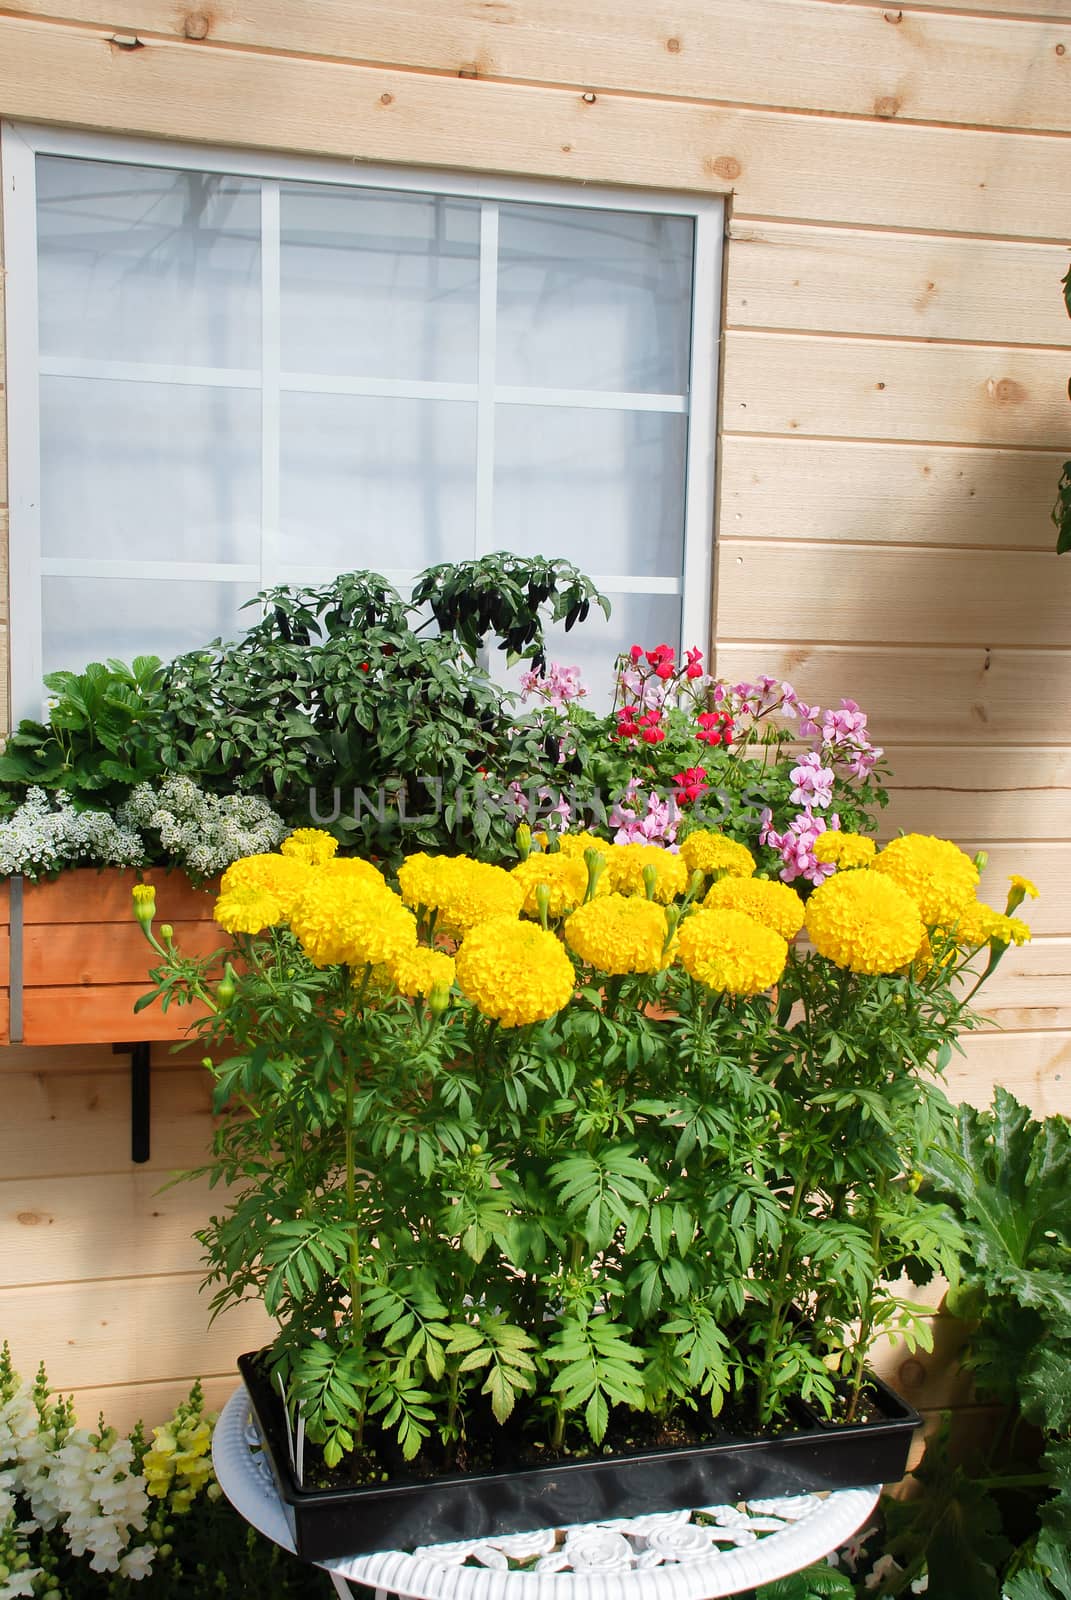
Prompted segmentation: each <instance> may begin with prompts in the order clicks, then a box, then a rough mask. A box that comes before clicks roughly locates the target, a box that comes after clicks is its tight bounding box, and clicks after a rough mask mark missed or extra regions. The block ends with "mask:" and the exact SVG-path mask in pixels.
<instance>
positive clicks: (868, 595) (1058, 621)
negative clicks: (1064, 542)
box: [715, 539, 1071, 738]
mask: <svg viewBox="0 0 1071 1600" xmlns="http://www.w3.org/2000/svg"><path fill="white" fill-rule="evenodd" d="M788 576H790V577H791V581H790V582H789V581H786V579H787V577H788ZM1069 616H1071V564H1069V563H1068V562H1067V561H1066V560H1065V561H1064V562H1063V563H1062V564H1061V562H1060V558H1059V557H1058V556H1056V555H1055V554H1053V553H1051V552H1049V553H1045V554H1041V553H1039V554H1036V555H1035V554H1032V553H1025V554H1023V553H1018V552H1017V553H1014V554H1013V553H1009V552H1003V551H989V550H987V551H980V552H975V551H966V550H960V551H957V550H926V549H921V548H917V547H912V548H909V549H903V550H897V549H887V548H884V547H881V548H866V547H863V546H855V547H852V548H850V549H848V550H846V549H845V548H844V547H843V546H838V547H836V548H833V547H831V546H829V545H823V544H817V543H816V544H804V543H800V544H793V545H792V547H791V550H789V551H786V548H785V546H784V545H783V544H779V543H777V542H774V541H768V542H767V541H760V540H747V541H743V540H741V541H736V540H731V539H724V540H723V541H722V543H721V546H720V549H719V559H718V609H717V619H716V623H715V634H716V637H718V638H721V639H725V640H729V641H737V640H749V641H762V640H769V641H770V642H771V643H773V642H775V641H778V642H784V641H787V640H790V639H792V638H793V636H795V637H796V638H798V636H799V633H800V631H801V625H802V627H806V628H807V629H808V631H813V633H814V634H815V635H816V636H817V637H816V639H815V641H814V642H815V643H821V644H835V643H853V642H856V641H858V640H860V639H861V638H865V637H866V635H867V634H868V633H869V634H872V635H876V638H875V641H874V642H875V643H880V644H900V645H920V646H923V647H925V646H927V645H931V644H933V642H934V641H938V640H939V641H940V642H941V643H942V644H945V645H974V646H975V647H976V649H978V650H980V651H981V652H983V654H984V653H985V652H986V651H989V652H993V651H995V650H996V649H998V648H999V647H1002V646H1011V647H1014V646H1016V645H1019V644H1021V643H1022V641H1024V640H1029V641H1030V642H1031V644H1032V645H1034V646H1035V647H1039V648H1040V647H1045V646H1060V645H1065V644H1066V643H1067V638H1068V620H1067V619H1068V617H1069ZM804 642H809V641H800V643H801V644H802V643H804ZM916 681H917V689H916V695H915V699H914V701H913V704H912V714H913V716H914V717H915V718H916V719H917V718H918V717H919V716H920V715H923V714H924V712H923V710H922V708H923V707H924V706H925V705H927V704H928V703H929V701H930V698H931V691H930V687H929V685H927V684H926V683H925V680H924V679H923V678H922V676H921V671H920V674H919V676H918V678H917V680H916ZM841 693H850V690H847V689H845V690H842V691H841ZM1060 737H1061V738H1063V737H1065V733H1064V729H1063V728H1062V727H1061V729H1060Z"/></svg>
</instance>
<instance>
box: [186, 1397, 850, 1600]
mask: <svg viewBox="0 0 1071 1600" xmlns="http://www.w3.org/2000/svg"><path fill="white" fill-rule="evenodd" d="M212 1459H213V1464H214V1466H215V1469H216V1476H217V1478H218V1479H219V1482H220V1486H221V1487H222V1489H223V1492H224V1494H225V1495H226V1496H227V1499H228V1500H229V1501H230V1502H231V1504H232V1505H233V1506H234V1508H235V1510H236V1511H238V1512H239V1513H240V1514H241V1515H242V1516H243V1517H244V1518H245V1519H246V1521H247V1522H250V1523H252V1525H253V1527H254V1528H256V1529H257V1530H258V1531H259V1532H260V1533H263V1534H264V1535H265V1536H266V1537H267V1538H269V1539H271V1540H273V1541H274V1542H275V1543H276V1544H279V1545H282V1546H283V1547H284V1549H287V1550H293V1548H294V1541H293V1538H292V1536H291V1533H290V1528H289V1525H288V1523H287V1519H286V1514H285V1512H284V1510H283V1506H282V1503H281V1501H280V1500H279V1497H278V1494H277V1493H276V1489H275V1484H274V1481H273V1479H272V1475H271V1468H270V1467H269V1465H268V1462H267V1461H266V1459H265V1458H264V1455H263V1452H262V1450H261V1448H260V1441H259V1436H258V1434H257V1432H256V1427H255V1424H254V1423H253V1420H252V1417H251V1415H250V1411H249V1402H248V1398H247V1396H246V1392H245V1388H244V1387H243V1386H239V1387H238V1389H237V1390H236V1391H235V1392H234V1394H232V1395H231V1397H230V1399H229V1400H228V1401H227V1403H226V1405H225V1406H224V1408H223V1411H222V1413H221V1415H220V1419H219V1422H218V1423H217V1424H216V1430H215V1435H214V1438H213V1443H212ZM879 1492H880V1490H879V1489H878V1488H868V1489H842V1490H838V1491H836V1492H835V1493H831V1494H821V1495H818V1494H806V1495H795V1496H793V1497H792V1498H790V1499H779V1500H752V1501H749V1502H748V1503H747V1505H746V1506H745V1505H739V1506H701V1507H697V1508H696V1509H695V1510H694V1511H667V1512H658V1511H653V1512H652V1513H651V1514H650V1515H648V1516H643V1517H632V1518H629V1519H624V1518H622V1519H619V1520H610V1521H606V1522H596V1523H590V1524H586V1525H576V1526H573V1527H569V1528H538V1529H534V1530H533V1531H532V1532H531V1533H512V1534H503V1535H501V1536H500V1537H497V1538H494V1539H488V1540H485V1541H479V1540H473V1541H467V1542H465V1543H463V1544H445V1545H443V1544H440V1545H425V1546H423V1547H421V1548H420V1549H417V1550H414V1551H413V1552H412V1553H411V1554H408V1555H407V1554H405V1553H404V1552H402V1551H400V1550H384V1551H380V1552H378V1553H377V1554H375V1555H364V1556H354V1557H343V1558H341V1559H339V1560H334V1561H325V1562H323V1563H321V1565H322V1566H323V1567H324V1570H325V1571H327V1572H328V1573H329V1574H330V1577H331V1580H332V1582H333V1584H334V1586H335V1590H336V1593H338V1594H339V1595H342V1596H345V1597H346V1600H350V1597H351V1596H352V1590H351V1589H350V1588H349V1581H352V1582H354V1583H359V1584H364V1585H367V1586H368V1587H369V1588H372V1589H375V1590H376V1592H377V1595H376V1600H383V1597H384V1596H386V1595H388V1594H395V1595H403V1596H409V1597H412V1600H719V1597H722V1596H725V1595H734V1594H740V1593H742V1592H744V1591H746V1590H749V1589H753V1588H755V1587H756V1586H757V1585H758V1584H760V1583H771V1582H772V1581H773V1580H774V1579H775V1578H784V1577H787V1576H788V1574H789V1573H792V1572H799V1571H800V1570H801V1569H802V1568H803V1567H808V1566H810V1565H811V1563H812V1562H815V1561H820V1560H821V1559H822V1557H823V1556H826V1555H828V1554H829V1553H830V1551H832V1550H836V1549H837V1548H838V1546H839V1545H842V1544H843V1543H844V1542H845V1541H846V1540H847V1539H849V1538H850V1537H851V1536H852V1534H853V1533H855V1532H856V1530H857V1529H858V1528H860V1527H861V1526H862V1524H863V1523H864V1522H865V1521H866V1519H867V1517H869V1515H870V1513H871V1512H872V1511H873V1509H874V1507H875V1505H876V1504H877V1499H878V1494H879ZM696 1518H699V1519H700V1520H698V1521H697V1520H696ZM517 1561H525V1562H526V1563H531V1564H530V1565H528V1566H527V1567H526V1570H524V1571H516V1570H513V1569H511V1566H510V1563H511V1562H517Z"/></svg>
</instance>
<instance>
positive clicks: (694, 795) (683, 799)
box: [673, 767, 710, 805]
mask: <svg viewBox="0 0 1071 1600" xmlns="http://www.w3.org/2000/svg"><path fill="white" fill-rule="evenodd" d="M706 777H707V774H706V768H705V767H685V769H684V771H683V772H675V773H674V774H673V782H674V784H675V785H676V787H675V788H674V791H673V798H674V799H675V800H676V801H678V803H679V804H681V805H685V804H690V803H691V802H693V801H695V800H698V799H699V797H700V795H703V794H706V792H707V790H708V789H709V788H710V784H709V783H707V781H706Z"/></svg>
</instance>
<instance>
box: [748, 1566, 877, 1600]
mask: <svg viewBox="0 0 1071 1600" xmlns="http://www.w3.org/2000/svg"><path fill="white" fill-rule="evenodd" d="M854 1593H855V1585H854V1584H853V1583H852V1580H851V1578H849V1577H848V1575H847V1573H846V1572H842V1571H840V1570H839V1569H838V1568H837V1567H828V1566H826V1565H824V1564H823V1565H821V1566H817V1567H807V1568H806V1570H805V1571H803V1572H795V1573H793V1574H792V1575H791V1577H788V1578H778V1579H777V1581H776V1583H764V1584H763V1585H762V1587H761V1588H759V1589H756V1591H755V1600H833V1597H834V1596H836V1595H839V1594H846V1595H851V1594H854Z"/></svg>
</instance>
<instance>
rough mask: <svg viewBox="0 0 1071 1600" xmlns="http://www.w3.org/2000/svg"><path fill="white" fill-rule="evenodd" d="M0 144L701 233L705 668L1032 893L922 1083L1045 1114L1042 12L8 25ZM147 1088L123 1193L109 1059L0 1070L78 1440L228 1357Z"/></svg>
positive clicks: (1065, 833) (1065, 18) (165, 1126)
mask: <svg viewBox="0 0 1071 1600" xmlns="http://www.w3.org/2000/svg"><path fill="white" fill-rule="evenodd" d="M116 34H120V35H136V36H137V38H138V39H139V40H140V42H141V45H142V48H139V49H131V48H123V47H122V45H117V44H116V43H115V42H114V35H116ZM127 43H128V44H129V39H128V40H127ZM0 114H2V115H4V116H7V117H11V118H15V119H19V118H23V119H30V120H38V121H47V122H54V123H60V124H69V125H74V126H80V127H88V128H95V129H101V130H106V131H107V130H111V131H116V132H127V133H134V134H143V135H148V136H158V137H164V138H171V139H176V140H185V141H188V142H191V143H196V142H206V143H213V144H218V145H224V146H228V145H229V146H241V147H263V148H266V149H277V150H285V151H289V152H294V153H302V152H305V153H312V154H318V155H326V156H338V157H341V158H343V159H346V160H348V161H358V162H360V161H384V162H401V163H409V164H414V165H426V166H435V167H447V168H459V169H464V170H468V171H490V172H502V173H515V174H527V175H532V176H536V177H548V178H555V179H564V180H567V181H575V182H580V183H591V184H598V183H605V182H610V183H618V184H631V185H641V186H651V187H654V188H657V189H662V190H665V189H678V190H687V191H692V192H695V191H698V192H702V193H717V194H724V195H726V196H728V197H729V201H730V205H729V212H730V223H729V228H728V241H727V253H726V285H725V331H724V347H723V363H722V372H723V397H722V410H721V429H720V440H719V461H720V468H719V486H718V512H717V516H718V525H717V535H718V544H717V562H716V569H717V573H716V584H717V588H716V604H715V617H716V640H717V646H718V648H717V661H718V666H719V668H720V669H721V670H722V671H724V672H725V673H727V674H730V675H733V676H743V675H744V674H746V673H751V672H755V671H769V672H772V673H776V674H779V675H782V676H785V677H789V678H791V679H792V681H793V682H794V683H795V684H796V686H797V688H798V689H799V691H800V692H801V694H803V695H804V696H805V698H807V699H808V700H818V701H820V702H821V703H822V704H830V703H833V704H836V702H837V698H838V697H839V696H841V695H850V696H853V697H854V698H856V699H858V700H859V701H860V702H861V703H862V704H863V705H864V706H865V707H866V708H867V709H868V710H869V712H870V714H871V724H872V728H873V731H874V734H875V736H876V738H878V739H879V741H880V742H881V743H883V744H884V745H885V746H886V747H887V748H888V750H889V753H890V756H891V758H892V761H893V765H894V769H895V771H896V774H897V776H896V780H895V787H894V793H893V805H892V809H891V812H890V827H891V828H893V829H895V828H897V827H905V828H915V827H918V828H923V829H927V830H932V831H936V832H940V833H946V834H953V835H955V836H956V837H957V838H959V839H960V840H961V842H963V843H964V844H966V845H967V846H968V847H970V848H972V849H973V848H985V849H988V850H989V852H990V857H991V861H990V868H989V872H988V873H987V877H986V886H987V888H988V889H989V890H990V893H991V895H992V897H993V898H994V899H996V900H1000V899H1001V898H1002V895H1003V886H1004V883H1005V880H1006V875H1007V874H1008V873H1009V872H1012V871H1021V872H1025V873H1027V874H1028V875H1029V876H1030V877H1032V878H1034V879H1035V880H1036V881H1037V883H1038V884H1039V885H1040V887H1041V889H1042V891H1043V899H1042V900H1041V901H1040V903H1039V904H1038V906H1037V908H1036V910H1035V912H1034V921H1035V926H1036V928H1037V930H1038V933H1039V935H1040V937H1039V938H1038V940H1037V942H1036V943H1035V944H1034V945H1033V946H1032V947H1030V948H1028V949H1026V950H1022V951H1017V952H1014V954H1013V955H1012V956H1010V957H1009V960H1008V962H1007V963H1006V967H1005V970H1003V971H1002V972H1001V974H1000V975H999V978H998V980H997V982H995V983H994V985H993V986H992V989H991V991H990V997H989V1001H988V1004H989V1009H990V1014H991V1016H992V1018H993V1021H994V1022H995V1023H996V1024H997V1025H998V1027H999V1029H1000V1031H990V1032H989V1033H988V1034H986V1035H985V1036H977V1037H974V1038H972V1039H971V1040H970V1041H969V1042H968V1044H967V1047H966V1054H965V1056H964V1058H963V1060H962V1061H961V1062H959V1063H957V1064H956V1065H955V1066H954V1067H953V1069H952V1071H951V1074H950V1083H951V1088H952V1092H953V1093H954V1094H960V1095H963V1096H966V1097H968V1098H970V1099H972V1100H976V1101H978V1102H984V1101H985V1100H987V1099H988V1096H989V1091H990V1087H991V1085H992V1084H993V1082H995V1081H1001V1082H1004V1083H1006V1084H1008V1085H1009V1086H1010V1087H1011V1088H1013V1089H1014V1090H1015V1091H1016V1092H1017V1093H1018V1094H1020V1095H1021V1096H1022V1097H1023V1098H1025V1099H1026V1100H1028V1101H1029V1102H1030V1103H1031V1104H1032V1105H1034V1106H1035V1107H1036V1108H1037V1109H1038V1110H1039V1111H1043V1112H1051V1111H1057V1110H1063V1111H1071V803H1069V797H1071V696H1069V691H1071V557H1068V558H1065V559H1064V561H1063V562H1059V561H1057V559H1056V557H1055V556H1054V555H1053V554H1052V549H1051V547H1052V541H1053V530H1052V527H1051V525H1050V523H1049V521H1048V509H1049V506H1050V504H1051V502H1052V499H1053V495H1054V490H1055V482H1056V478H1057V475H1058V470H1059V464H1060V461H1061V460H1062V459H1063V455H1064V453H1065V452H1071V409H1069V407H1068V404H1067V396H1066V383H1067V378H1068V375H1069V373H1071V352H1069V350H1068V344H1069V338H1068V334H1069V325H1068V323H1067V321H1066V318H1065V317H1064V314H1063V308H1062V304H1061V298H1060V288H1059V283H1060V278H1061V276H1062V274H1063V272H1064V270H1065V268H1066V265H1067V261H1068V256H1067V237H1066V229H1067V192H1068V176H1069V173H1071V145H1069V142H1068V135H1069V134H1071V0H941V4H940V5H919V4H904V5H900V4H896V3H894V4H892V5H890V4H889V3H888V0H883V3H872V0H612V3H611V0H591V3H589V4H586V5H584V6H583V7H580V8H578V7H577V6H576V5H575V4H574V3H573V0H433V3H429V0H305V3H303V4H302V5H301V6H293V5H291V4H289V3H287V0H243V3H240V4H239V3H238V0H211V3H210V4H208V3H206V4H202V3H201V0H187V3H186V4H182V3H180V4H177V5H176V4H173V3H172V0H20V3H19V4H18V6H17V7H12V8H5V7H2V6H0ZM0 448H2V440H0ZM0 481H2V480H0ZM2 498H3V496H2V490H0V501H2ZM561 553H564V554H572V555H575V556H576V557H577V558H578V559H580V560H581V561H582V559H583V552H582V551H581V550H579V549H578V550H575V551H563V552H561ZM2 621H3V618H2V617H0V623H2ZM161 1059H162V1060H164V1061H165V1065H164V1066H163V1067H162V1069H161V1071H160V1072H159V1073H158V1075H157V1084H158V1087H157V1091H156V1101H155V1108H154V1117H153V1136H154V1155H153V1163H152V1167H151V1169H150V1170H148V1171H145V1170H134V1169H132V1168H131V1167H130V1165H129V1161H128V1159H127V1150H128V1147H127V1131H126V1122H125V1117H126V1101H125V1094H126V1089H125V1076H124V1073H125V1069H124V1067H123V1065H122V1064H121V1062H118V1061H117V1060H116V1059H115V1058H114V1057H112V1056H111V1055H109V1054H107V1053H102V1052H101V1051H99V1050H93V1051H86V1050H82V1051H70V1050H68V1051H58V1050H57V1051H51V1050H49V1051H40V1052H38V1053H36V1054H34V1053H31V1052H29V1051H21V1052H19V1051H10V1052H8V1053H7V1054H6V1056H5V1058H4V1061H3V1063H2V1070H3V1072H4V1077H5V1091H6V1095H7V1101H6V1103H7V1104H8V1106H10V1108H11V1113H10V1115H9V1116H8V1117H7V1118H5V1119H4V1126H3V1128H2V1129H0V1143H2V1146H3V1149H2V1157H0V1173H2V1177H0V1282H2V1283H4V1284H6V1285H7V1287H5V1288H3V1289H0V1331H3V1332H6V1333H8V1334H9V1336H11V1337H12V1338H13V1341H14V1343H15V1345H16V1350H17V1354H18V1356H19V1359H20V1360H21V1362H22V1364H23V1365H24V1366H26V1367H29V1366H31V1365H32V1364H33V1363H35V1362H36V1360H37V1359H38V1357H39V1356H40V1355H44V1356H45V1357H46V1359H47V1360H48V1362H49V1366H50V1368H51V1369H52V1371H53V1376H54V1377H55V1379H56V1380H57V1381H58V1382H60V1383H62V1384H64V1385H65V1386H71V1387H74V1388H75V1389H76V1390H77V1391H78V1393H79V1394H80V1396H81V1397H82V1399H83V1402H84V1404H85V1406H86V1407H87V1409H88V1411H89V1412H90V1413H91V1412H92V1410H93V1408H95V1406H96V1405H97V1404H99V1403H101V1402H103V1401H105V1400H106V1401H107V1404H108V1407H109V1411H110V1412H111V1413H112V1414H114V1415H116V1416H123V1415H126V1414H132V1412H133V1411H135V1410H137V1409H143V1410H145V1411H146V1412H148V1413H150V1415H151V1416H152V1417H153V1418H155V1417H158V1416H159V1415H161V1414H162V1412H163V1410H164V1409H166V1406H167V1404H169V1403H170V1401H171V1399H172V1398H173V1397H174V1395H175V1394H176V1392H177V1391H178V1390H179V1389H180V1388H181V1386H182V1384H183V1382H184V1381H185V1380H186V1379H188V1377H190V1376H192V1375H194V1374H196V1373H202V1374H206V1375H208V1376H210V1377H211V1379H212V1383H213V1387H214V1390H215V1391H216V1392H220V1391H222V1390H225V1388H226V1386H227V1383H228V1381H229V1380H228V1379H227V1378H226V1376H225V1374H226V1373H227V1372H228V1371H229V1368H230V1362H231V1358H232V1356H233V1354H234V1353H235V1351H236V1350H238V1349H240V1348H242V1347H243V1346H245V1345H247V1344H249V1343H250V1342H251V1341H253V1340H254V1339H255V1338H256V1337H257V1336H258V1333H259V1327H258V1326H257V1325H256V1318H255V1317H253V1316H252V1314H250V1317H249V1318H247V1319H245V1321H243V1322H242V1324H241V1326H232V1327H230V1328H228V1327H227V1326H226V1325H225V1324H224V1325H218V1326H217V1327H216V1328H214V1329H213V1330H212V1331H211V1332H209V1331H207V1329H206V1319H205V1317H204V1311H203V1307H202V1306H201V1305H200V1303H199V1302H198V1300H197V1297H196V1287H195V1286H196V1281H197V1276H196V1265H195V1257H194V1250H193V1247H192V1246H191V1245H190V1243H189V1240H188V1235H189V1233H190V1231H191V1230H192V1228H193V1226H194V1225H195V1223H196V1221H197V1218H198V1217H199V1216H201V1215H202V1214H203V1213H204V1210H205V1201H204V1198H203V1197H202V1196H200V1195H198V1193H197V1192H196V1191H195V1190H192V1189H177V1190H168V1191H167V1192H166V1193H165V1194H164V1195H163V1196H162V1197H161V1196H157V1195H155V1193H154V1185H155V1183H156V1181H157V1180H158V1179H159V1178H161V1177H162V1176H163V1175H164V1173H165V1172H166V1170H167V1168H168V1167H169V1166H171V1165H175V1164H182V1163H192V1162H194V1161H196V1160H197V1158H198V1155H199V1154H200V1152H201V1150H202V1149H203V1147H204V1141H205V1139H206V1137H207V1131H208V1102H207V1094H206V1086H205V1083H204V1079H203V1076H202V1075H201V1074H200V1073H199V1071H198V1069H197V1068H196V1066H192V1065H176V1064H174V1063H172V1064H170V1065H167V1064H166V1057H163V1056H161ZM940 1338H941V1343H942V1349H944V1350H945V1351H946V1354H945V1355H944V1356H941V1357H939V1358H938V1359H936V1360H933V1361H924V1362H923V1363H921V1365H920V1366H919V1367H910V1366H909V1367H908V1368H907V1369H906V1371H905V1370H904V1358H903V1356H902V1355H901V1356H899V1357H892V1358H890V1359H889V1361H888V1362H887V1363H886V1365H887V1367H888V1370H890V1371H892V1372H893V1373H894V1374H899V1375H900V1377H901V1381H902V1382H903V1383H904V1384H905V1385H906V1386H907V1387H908V1389H909V1391H910V1392H911V1393H912V1395H913V1397H914V1398H915V1399H916V1400H918V1401H920V1402H921V1403H922V1404H924V1405H930V1406H932V1405H935V1404H940V1403H942V1402H943V1401H945V1400H947V1399H953V1400H955V1399H962V1398H963V1395H962V1391H961V1390H957V1389H956V1387H955V1385H954V1382H953V1380H952V1379H951V1377H950V1372H949V1357H948V1355H947V1349H948V1347H949V1345H948V1330H947V1329H942V1330H941V1331H940Z"/></svg>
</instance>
